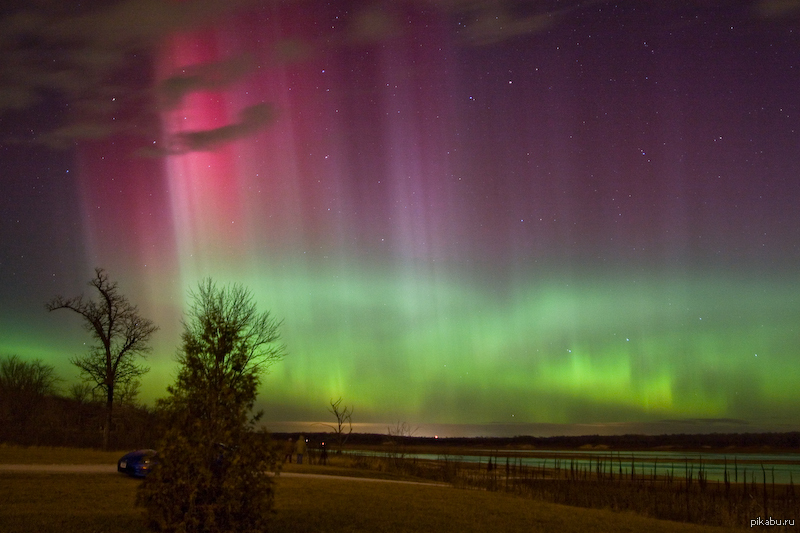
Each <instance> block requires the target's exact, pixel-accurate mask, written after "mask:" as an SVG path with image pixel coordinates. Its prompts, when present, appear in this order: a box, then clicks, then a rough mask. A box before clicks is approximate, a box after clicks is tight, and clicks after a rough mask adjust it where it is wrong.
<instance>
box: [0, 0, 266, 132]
mask: <svg viewBox="0 0 800 533" xmlns="http://www.w3.org/2000/svg"><path fill="white" fill-rule="evenodd" d="M256 3H260V4H263V3H265V0H195V1H192V2H165V1H163V0H122V1H119V2H91V1H90V2H85V3H83V4H81V5H79V6H75V5H73V4H72V3H63V2H43V1H40V2H36V3H32V4H30V5H24V6H21V7H18V8H17V9H16V10H15V11H12V12H10V14H8V15H6V16H5V17H3V18H2V19H0V116H2V115H4V114H6V113H8V112H11V111H21V110H23V111H24V110H28V109H33V108H34V107H35V106H37V105H39V104H41V103H42V102H43V101H50V102H51V101H53V99H54V98H55V99H56V100H57V101H59V102H61V105H62V106H63V108H62V110H61V111H60V112H59V113H58V114H59V116H60V117H61V118H60V121H61V123H60V124H59V123H55V124H54V126H53V129H52V131H47V132H43V133H39V134H38V135H37V137H36V139H37V141H38V142H40V143H42V144H45V145H47V146H51V147H68V146H70V144H71V141H75V140H79V139H85V138H103V137H105V136H107V135H110V134H113V133H114V132H116V131H120V130H134V129H135V130H138V131H140V132H145V131H148V130H149V128H146V127H143V126H141V125H140V124H137V123H135V122H136V121H142V120H144V119H145V118H147V119H149V118H151V117H152V111H153V110H150V112H142V110H143V108H142V106H143V105H145V102H147V104H146V105H152V101H153V100H154V97H153V94H154V91H153V87H152V86H151V85H150V81H149V80H150V78H151V73H150V72H151V71H150V65H149V63H148V61H149V57H150V54H151V52H152V49H153V47H154V46H155V45H157V44H158V43H159V42H160V41H161V40H162V39H163V38H164V37H166V36H167V35H169V34H171V33H173V32H175V31H182V30H189V29H192V28H196V27H201V26H203V25H207V24H209V23H212V22H217V21H219V20H220V18H221V17H224V16H226V15H229V14H232V13H235V12H237V11H238V10H240V9H242V8H246V7H248V6H251V5H254V4H256ZM237 61H238V62H237ZM237 61H233V62H232V63H229V64H227V65H222V66H220V65H217V66H216V67H212V68H211V69H210V70H211V71H212V73H213V71H214V69H216V74H215V75H212V76H211V78H210V79H212V80H213V82H214V83H217V84H218V85H221V84H224V83H225V82H226V81H230V80H232V79H236V78H237V77H238V76H240V75H241V74H242V69H243V67H242V64H243V62H242V61H240V60H237ZM203 74H204V73H202V72H201V73H200V76H199V78H198V80H197V81H196V83H195V85H196V86H203V84H206V83H208V79H209V78H208V77H207V76H206V77H204V75H203ZM214 76H216V77H214ZM184 82H186V80H184ZM188 90H194V87H193V86H192V84H191V83H184V85H183V89H182V91H183V92H185V91H188ZM178 92H179V93H180V94H176V92H175V90H174V87H173V91H172V93H171V95H172V97H173V98H180V95H182V94H183V92H180V91H178ZM32 112H37V111H32ZM125 121H127V122H128V124H125V123H124V122H125Z"/></svg>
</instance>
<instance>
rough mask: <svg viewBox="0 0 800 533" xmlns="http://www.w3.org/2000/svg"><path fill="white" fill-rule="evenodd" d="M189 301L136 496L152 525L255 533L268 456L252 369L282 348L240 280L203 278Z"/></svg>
mask: <svg viewBox="0 0 800 533" xmlns="http://www.w3.org/2000/svg"><path fill="white" fill-rule="evenodd" d="M190 298H191V300H192V303H191V306H190V308H189V310H188V312H187V316H186V318H185V320H184V331H183V335H182V337H181V338H182V344H181V347H180V349H179V353H178V362H179V364H180V368H179V370H178V375H177V378H176V382H175V384H174V385H172V386H170V387H169V388H168V389H167V390H168V392H169V396H168V397H167V398H166V399H163V400H159V402H158V408H159V409H160V410H161V412H162V415H163V417H164V420H165V422H166V427H167V428H168V429H167V430H166V432H165V434H164V438H163V439H162V441H161V443H160V444H159V447H158V450H159V465H158V467H157V468H155V469H154V471H153V472H152V473H151V474H150V475H149V476H148V477H147V478H146V479H145V482H144V483H143V484H142V486H141V489H140V491H139V494H138V497H137V501H138V503H139V504H140V505H142V506H144V507H145V509H146V514H147V520H148V525H149V526H150V527H151V528H152V529H154V530H156V531H166V532H177V531H180V532H185V533H192V532H201V531H202V532H206V533H213V532H222V531H264V530H266V528H267V521H268V517H269V513H270V511H271V509H272V504H273V490H272V478H271V477H270V475H269V470H270V469H273V468H275V466H276V463H277V456H276V454H275V452H274V451H273V448H272V447H271V444H270V442H271V441H270V439H269V438H268V436H267V435H266V433H265V432H256V431H255V430H254V429H255V422H256V421H257V420H258V418H259V417H260V414H261V413H258V414H255V415H254V414H253V413H252V409H253V405H254V403H255V400H256V396H257V393H258V385H259V383H260V381H261V375H262V374H263V373H264V372H266V371H267V369H268V367H269V366H270V365H271V364H273V363H275V362H277V361H279V360H280V359H281V358H282V357H283V356H284V354H285V348H284V346H283V345H280V344H279V343H278V341H279V338H280V336H279V332H278V329H279V327H280V325H281V322H279V321H276V320H275V319H273V318H272V316H271V315H270V313H269V312H268V311H265V312H263V313H258V312H257V308H256V304H255V302H254V300H253V297H252V294H251V293H250V292H249V291H248V290H247V289H245V288H244V287H242V286H241V285H233V286H226V287H222V288H220V287H217V286H216V284H214V282H213V281H211V280H210V279H207V280H205V281H203V282H201V283H200V284H199V286H198V288H197V291H196V292H190Z"/></svg>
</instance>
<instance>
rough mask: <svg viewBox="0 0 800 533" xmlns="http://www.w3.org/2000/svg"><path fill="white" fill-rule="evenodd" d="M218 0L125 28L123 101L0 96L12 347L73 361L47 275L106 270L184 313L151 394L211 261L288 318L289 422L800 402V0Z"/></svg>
mask: <svg viewBox="0 0 800 533" xmlns="http://www.w3.org/2000/svg"><path fill="white" fill-rule="evenodd" d="M167 3H169V2H167ZM45 4H46V2H45ZM96 4H97V6H98V7H97V8H96V9H97V12H98V13H100V14H101V15H102V14H103V13H106V15H107V16H105V17H103V16H101V15H97V17H99V18H95V19H92V20H94V21H101V22H104V23H106V24H107V26H104V25H103V24H96V26H97V28H98V29H96V30H89V31H88V34H87V35H85V36H84V37H82V38H85V39H86V43H88V44H86V45H85V49H84V50H83V51H86V50H90V51H91V50H94V48H92V46H93V43H96V42H106V41H103V39H106V40H108V39H112V40H113V39H114V38H117V37H112V36H111V35H119V34H120V32H119V31H117V32H111V31H101V30H100V29H101V28H105V29H106V30H107V29H108V27H112V28H113V27H114V26H113V21H114V19H113V17H112V16H111V15H108V12H104V11H102V9H101V7H102V6H105V5H109V4H108V3H107V2H97V3H96ZM140 4H141V5H145V4H147V3H146V2H136V1H135V0H131V1H128V2H121V3H118V4H116V5H119V6H129V7H130V6H133V8H135V6H137V5H140ZM189 4H192V2H186V3H179V5H183V6H185V5H189ZM197 4H198V5H200V6H202V7H203V9H206V10H210V11H212V12H213V13H214V15H213V16H209V17H208V18H201V19H200V21H199V22H195V23H193V24H192V25H191V26H180V25H177V24H174V23H172V25H171V23H170V20H171V19H170V18H169V16H168V14H165V15H164V24H165V26H164V27H161V26H159V28H160V29H159V31H158V32H154V35H151V34H150V33H147V35H140V34H136V35H134V36H132V37H131V36H127V37H126V36H125V35H123V36H121V37H118V38H119V39H123V38H129V39H133V40H136V39H139V40H140V41H142V42H144V41H146V44H147V46H146V47H145V46H143V45H142V46H140V48H137V50H140V49H146V52H147V53H146V54H144V53H143V52H141V51H137V53H136V54H132V53H131V52H130V51H128V50H125V49H124V47H121V48H122V49H123V50H124V53H125V54H126V55H124V58H125V60H126V61H128V63H126V67H125V68H122V69H118V70H117V71H115V72H116V73H115V75H114V76H115V77H114V78H113V83H111V82H105V81H103V82H98V83H100V84H101V88H100V89H97V90H94V92H93V95H94V96H96V97H97V98H99V99H101V100H102V99H107V100H108V102H115V104H114V105H112V104H110V103H109V106H110V111H109V112H108V114H107V115H104V116H103V117H101V119H102V120H104V121H105V122H101V123H102V124H105V125H106V127H107V129H102V128H100V129H89V128H88V127H86V122H85V121H84V122H80V121H81V120H85V119H86V116H85V115H84V114H82V113H81V112H80V111H78V112H75V111H74V109H75V108H76V107H77V105H76V104H75V103H74V102H72V101H70V99H69V98H67V97H65V96H63V95H61V96H58V95H55V96H54V95H52V94H46V95H45V96H44V97H42V98H41V99H40V100H39V101H37V102H36V103H33V104H30V105H28V106H25V107H22V106H12V105H11V103H10V102H12V99H11V97H10V96H8V95H9V94H11V92H10V91H9V90H7V87H5V89H6V90H5V91H4V92H0V95H2V97H3V98H4V100H3V101H2V104H3V107H2V109H3V110H5V112H4V114H2V115H0V120H2V121H1V122H0V124H2V125H3V131H4V134H5V140H4V142H3V146H2V161H3V165H2V168H3V174H2V178H1V179H2V183H3V189H4V193H3V198H2V199H0V214H1V215H2V221H1V223H2V228H1V229H0V240H1V241H2V249H1V250H2V251H0V280H2V281H0V304H1V305H0V353H16V354H19V355H20V356H22V357H24V358H28V359H35V358H41V359H43V360H44V361H46V362H47V363H49V364H53V365H55V366H56V369H57V372H58V373H59V374H60V375H61V376H62V377H63V378H65V380H73V379H75V377H76V376H77V372H76V371H75V369H73V368H71V367H70V365H69V363H68V360H67V359H68V357H69V356H70V355H72V354H74V353H77V352H80V351H81V350H83V349H84V344H83V343H84V342H86V341H88V337H87V336H86V335H85V333H84V332H83V331H82V330H81V329H80V327H79V324H78V323H77V322H73V321H71V320H69V319H68V318H67V317H64V316H55V315H52V316H51V315H48V314H47V313H46V312H45V310H44V302H45V301H47V300H48V299H50V298H51V297H52V296H53V295H55V294H57V293H60V294H65V295H67V296H69V295H73V294H78V293H80V292H82V291H86V290H87V287H86V285H85V284H86V282H87V281H88V280H89V278H90V277H91V274H92V272H93V269H94V267H95V266H102V267H104V268H106V269H107V271H108V272H109V274H110V276H111V278H112V279H115V280H118V281H119V283H120V287H121V289H122V292H124V293H125V294H126V295H127V296H128V297H129V298H130V299H131V301H132V302H134V303H136V304H138V305H139V307H140V310H141V311H142V313H143V314H144V315H145V316H147V317H148V318H151V319H153V320H154V321H155V322H156V323H157V324H158V325H159V326H160V327H161V330H160V331H159V332H158V333H157V334H156V338H155V342H154V351H153V353H152V355H151V356H150V358H149V360H148V364H149V366H150V367H151V371H150V373H148V374H147V375H145V377H144V380H143V383H142V399H143V400H144V401H145V402H147V403H152V401H153V400H154V399H155V398H158V397H160V396H163V395H164V393H165V392H164V391H165V387H166V386H167V385H168V384H169V383H170V382H171V380H172V377H173V376H174V371H175V362H174V359H173V357H174V353H175V349H176V347H177V345H178V342H179V334H180V328H181V325H180V318H181V310H182V307H183V303H184V301H185V297H186V292H187V290H188V289H189V288H191V287H192V286H194V285H195V284H196V282H197V281H198V280H199V279H201V278H202V277H205V276H211V277H213V278H214V279H215V280H217V281H219V282H221V283H228V282H240V283H243V284H244V285H246V286H247V287H249V288H250V289H251V290H252V291H253V292H254V294H255V297H256V300H257V302H258V303H259V306H260V307H261V308H262V309H270V310H271V311H272V312H273V313H274V314H275V315H276V316H277V317H281V318H283V319H284V326H283V340H284V341H285V343H286V345H287V348H288V352H289V355H288V357H287V358H286V359H285V360H284V361H283V362H281V363H279V364H277V365H275V366H274V367H273V368H272V372H271V373H270V374H269V375H268V376H266V377H265V379H264V381H263V384H262V389H261V395H260V407H263V408H264V410H265V421H266V423H267V425H268V426H272V427H282V426H281V424H283V423H285V422H297V423H299V425H297V426H293V427H301V428H303V427H308V428H311V430H314V429H315V428H316V430H319V428H320V426H314V425H313V423H315V422H319V421H323V422H327V421H328V418H330V415H329V414H328V413H327V411H326V408H327V406H328V401H329V400H330V399H331V398H333V399H335V398H338V397H340V396H341V397H343V398H344V401H345V403H346V404H348V405H353V406H354V408H355V411H354V421H356V422H359V423H365V424H375V428H377V431H381V430H382V429H385V427H386V425H387V424H393V423H394V422H397V421H406V422H408V423H409V424H410V425H412V426H420V427H421V428H423V429H422V431H421V432H420V433H425V432H427V431H428V429H427V428H434V427H444V426H443V425H445V424H447V425H452V426H449V427H450V429H449V430H448V431H450V432H451V433H452V434H464V433H470V432H472V433H475V432H480V433H482V434H492V433H510V434H520V433H526V432H528V433H529V432H535V431H547V432H550V433H559V432H563V433H568V432H574V431H577V430H575V429H573V428H574V427H579V428H581V429H580V431H582V432H590V433H604V432H628V431H630V430H631V428H642V427H644V428H645V429H644V430H643V431H652V432H660V431H669V428H670V427H673V426H674V427H680V428H681V431H685V429H683V428H685V427H688V426H686V425H684V426H681V425H680V421H685V422H686V424H688V425H689V426H691V427H693V428H694V429H693V431H696V432H704V431H720V430H721V429H720V428H722V429H724V430H731V429H732V430H735V431H747V430H753V431H762V430H782V431H786V430H798V429H800V415H798V413H800V394H798V392H797V391H798V390H800V329H798V321H799V320H800V293H799V292H798V289H797V286H798V270H797V268H798V266H797V265H798V259H799V258H800V247H799V246H800V179H799V178H800V96H798V92H797V88H798V87H800V12H798V11H797V10H795V9H792V6H793V4H791V3H788V2H784V3H781V2H730V3H720V4H719V5H716V4H714V5H712V4H711V3H706V2H686V3H684V4H683V5H682V6H681V7H679V8H677V7H674V6H673V7H653V6H650V3H647V2H639V1H628V2H615V3H606V2H586V3H579V2H574V3H571V4H570V6H568V7H563V6H562V7H558V6H557V9H558V10H553V9H556V8H552V9H551V8H550V6H549V3H547V2H494V3H485V4H482V3H477V4H476V3H464V4H463V5H462V3H460V2H441V3H437V2H422V1H420V2H406V3H401V2H388V3H376V4H374V5H373V4H367V3H359V2H352V3H336V2H332V3H330V4H332V5H329V4H328V3H323V2H288V3H284V4H280V5H279V4H276V3H274V2H259V1H256V0H254V1H251V2H240V3H233V2H232V3H230V5H231V6H235V8H234V7H228V8H226V9H222V10H221V11H219V12H216V11H213V9H211V7H213V6H214V5H215V4H217V3H215V2H213V1H211V0H203V1H202V2H197ZM220 5H221V4H220ZM670 5H672V4H670ZM210 6H211V7H210ZM548 9H550V10H548ZM88 13H90V14H91V12H88ZM85 16H88V15H85ZM154 16H155V15H154ZM75 17H76V19H75V20H73V23H74V27H75V28H76V29H75V31H76V32H77V31H78V30H79V29H80V30H81V31H84V32H85V31H87V30H86V28H85V27H84V26H82V25H81V24H79V22H81V21H83V20H84V19H83V18H79V17H78V16H77V15H75ZM62 18H63V17H62ZM5 20H6V27H8V25H11V24H14V23H15V21H14V19H12V18H7V19H5ZM9 20H10V21H11V22H8V21H9ZM46 22H47V21H46V20H44V22H42V24H44V25H45V26H46V27H47V25H46ZM53 24H54V23H53ZM65 24H66V23H65ZM173 26H174V27H173ZM59 27H61V26H59ZM65 27H66V26H65ZM70 27H71V26H70ZM92 27H94V26H92ZM47 28H49V27H47ZM50 30H52V28H50ZM20 31H21V30H20ZM26 31H29V30H26ZM64 31H66V30H64ZM132 31H133V30H132ZM92 32H95V33H92ZM134 33H136V32H135V31H134ZM141 33H142V34H144V33H145V32H144V31H142V32H141ZM44 34H45V32H42V35H44ZM52 34H53V32H52V31H48V32H47V35H52ZM101 34H102V35H101ZM70 35H71V37H70V39H72V40H69V39H68V40H69V42H70V43H74V42H75V39H76V37H75V36H74V35H72V34H70ZM41 38H42V39H44V37H41ZM93 39H96V41H94V40H93ZM31 40H34V41H35V39H31ZM3 42H4V46H11V45H9V44H8V43H9V39H6V40H5V41H3ZM57 44H58V42H55V44H52V43H51V46H49V47H47V49H48V50H51V49H52V48H53V47H55V46H56V45H57ZM106 44H107V42H106ZM15 46H16V45H15ZM20 46H21V45H20ZM70 46H73V44H71V45H70ZM120 54H121V57H122V52H120ZM133 55H136V58H137V59H136V60H135V61H134V60H133V59H131V57H133ZM86 62H87V63H88V62H89V61H88V60H87V61H86ZM92 64H94V63H92ZM12 67H14V68H21V67H18V66H15V65H12V66H9V65H8V64H6V65H5V69H6V72H8V71H10V69H11V68H12ZM93 68H94V67H93ZM4 83H5V84H6V85H7V86H8V85H9V82H8V81H6V82H4ZM26 88H27V89H28V90H30V91H31V92H33V91H34V89H37V90H38V88H37V87H33V86H32V85H31V86H29V87H26ZM97 95H100V96H97ZM131 95H134V96H136V98H133V97H132V96H131ZM117 98H119V100H120V101H123V102H125V105H126V106H129V107H116V102H117V100H116V99H117ZM112 99H113V100H112ZM14 101H16V100H14ZM76 113H77V115H76ZM75 116H77V117H78V123H79V124H83V126H84V127H83V128H82V129H81V128H73V129H72V130H70V129H69V128H63V129H61V130H58V129H57V128H59V127H61V123H58V122H57V121H58V120H62V119H63V120H73V119H75ZM90 118H92V119H93V120H94V119H96V117H95V116H94V115H92V117H90ZM101 119H97V120H101ZM87 120H88V119H87ZM115 121H119V122H120V123H122V122H124V123H125V124H126V126H125V127H111V126H108V124H113V123H114V122H115ZM53 130H56V131H57V132H60V137H57V139H59V143H55V142H53V141H52V139H53V138H54V137H53V136H52V135H50V136H48V135H46V134H45V132H46V131H51V132H52V131H53ZM70 132H72V136H70ZM76 132H77V133H76ZM65 136H66V137H65ZM64 138H66V139H67V141H66V142H65V141H64ZM56 144H60V146H56ZM662 421H669V422H666V423H663V422H662ZM670 424H672V425H673V426H671V425H670ZM676 424H677V425H676ZM459 427H462V428H467V427H469V429H463V430H459V429H458V428H459ZM531 428H533V429H531ZM537 428H538V429H537ZM542 428H547V429H546V430H545V429H542ZM664 428H667V429H666V430H665V429H664ZM529 430H530V431H529ZM584 430H585V431H584ZM430 431H434V430H433V429H431V430H430ZM436 431H438V430H436Z"/></svg>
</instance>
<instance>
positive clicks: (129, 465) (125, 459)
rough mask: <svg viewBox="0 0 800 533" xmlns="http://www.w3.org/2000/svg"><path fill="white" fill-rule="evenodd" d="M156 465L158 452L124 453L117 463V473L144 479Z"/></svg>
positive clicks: (146, 450) (137, 451)
mask: <svg viewBox="0 0 800 533" xmlns="http://www.w3.org/2000/svg"><path fill="white" fill-rule="evenodd" d="M157 463H158V452H156V451H155V450H149V449H145V450H136V451H133V452H130V453H126V454H125V455H123V456H122V458H121V459H120V460H119V461H117V472H122V473H123V474H128V475H129V476H133V477H145V476H146V475H147V474H149V473H150V470H151V469H152V468H153V466H155V465H156V464H157Z"/></svg>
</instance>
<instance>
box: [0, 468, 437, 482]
mask: <svg viewBox="0 0 800 533" xmlns="http://www.w3.org/2000/svg"><path fill="white" fill-rule="evenodd" d="M0 472H37V473H45V474H116V473H117V465H115V464H114V465H63V464H54V465H43V464H35V465H11V464H0ZM280 477H302V478H311V479H346V480H348V481H371V482H379V483H402V484H405V485H434V486H442V487H449V485H445V484H442V483H425V482H421V481H402V480H396V479H376V478H370V477H350V476H328V475H325V474H301V473H297V472H282V473H281V474H280Z"/></svg>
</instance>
